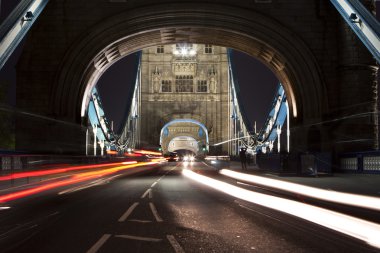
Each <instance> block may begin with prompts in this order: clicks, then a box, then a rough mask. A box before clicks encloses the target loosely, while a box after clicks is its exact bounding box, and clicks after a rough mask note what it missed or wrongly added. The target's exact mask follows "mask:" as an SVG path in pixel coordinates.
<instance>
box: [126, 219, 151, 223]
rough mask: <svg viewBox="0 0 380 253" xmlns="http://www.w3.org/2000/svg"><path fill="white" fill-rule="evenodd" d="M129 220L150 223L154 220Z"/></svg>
mask: <svg viewBox="0 0 380 253" xmlns="http://www.w3.org/2000/svg"><path fill="white" fill-rule="evenodd" d="M128 221H132V222H140V223H149V222H152V221H150V220H135V219H132V220H128Z"/></svg>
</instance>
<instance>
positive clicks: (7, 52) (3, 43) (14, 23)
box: [0, 0, 49, 69]
mask: <svg viewBox="0 0 380 253" xmlns="http://www.w3.org/2000/svg"><path fill="white" fill-rule="evenodd" d="M48 2H49V0H22V1H21V2H20V3H19V4H18V5H17V7H16V8H15V9H14V10H13V11H12V13H11V14H10V15H9V17H8V18H7V19H6V20H5V21H4V22H3V23H2V24H1V26H0V69H1V68H2V67H3V66H4V64H5V63H6V61H7V60H8V59H9V57H10V56H11V55H12V53H13V51H14V50H15V49H16V48H17V46H18V45H19V44H20V42H21V41H22V39H23V38H24V37H25V35H26V34H27V32H28V31H29V29H30V28H31V27H32V25H33V24H34V22H35V21H36V19H37V18H38V16H39V15H40V14H41V12H42V11H43V10H44V8H45V6H46V4H47V3H48Z"/></svg>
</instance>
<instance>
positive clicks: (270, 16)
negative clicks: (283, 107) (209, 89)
mask: <svg viewBox="0 0 380 253" xmlns="http://www.w3.org/2000/svg"><path fill="white" fill-rule="evenodd" d="M81 1H82V2H81ZM79 2H80V3H83V4H82V5H81V4H79ZM127 2H128V1H127ZM148 2H149V1H148ZM84 3H86V4H84ZM103 4H104V11H102V12H99V13H98V12H92V11H89V10H92V9H91V8H95V7H94V6H95V5H96V7H97V8H99V6H98V5H101V3H98V2H96V3H95V2H94V3H92V2H91V3H89V2H88V1H84V0H68V1H55V2H51V3H49V5H48V6H47V8H46V12H47V13H48V14H45V15H42V16H41V18H40V20H39V24H38V25H36V26H35V27H34V28H33V31H32V35H31V36H30V39H29V41H31V40H33V41H36V40H39V39H41V40H43V41H45V42H46V43H45V44H44V43H39V44H38V46H37V45H34V46H32V45H30V46H29V47H27V48H26V50H25V54H24V55H23V57H22V60H21V63H20V64H19V67H18V69H19V73H20V80H19V84H18V85H19V86H18V90H20V94H27V93H28V89H31V90H34V91H38V94H37V93H36V95H33V94H32V95H33V96H21V97H22V98H21V99H18V101H19V104H20V105H21V106H20V107H21V109H23V106H24V107H26V108H30V110H31V111H33V112H36V113H39V114H42V115H48V116H50V115H54V117H55V118H57V119H59V120H64V121H67V122H70V123H74V124H82V122H83V121H84V120H85V119H84V118H82V116H83V115H85V110H86V108H87V107H86V106H87V102H88V99H87V98H88V95H89V93H88V91H89V90H90V89H91V87H93V86H94V85H95V84H96V81H97V80H98V78H99V77H100V76H101V75H102V73H104V71H106V70H107V68H108V67H109V66H111V65H112V64H113V63H115V62H116V61H117V60H119V59H121V58H122V57H123V56H125V55H128V54H130V53H132V52H136V51H138V50H140V49H142V48H144V47H149V46H154V45H159V44H173V43H176V42H188V43H200V44H214V45H218V46H224V47H228V48H233V49H236V50H240V51H243V52H245V53H247V54H249V55H251V56H252V57H255V58H257V59H259V60H260V61H262V62H263V63H264V64H265V65H266V66H268V67H269V68H270V69H271V70H272V71H273V72H274V73H275V74H276V76H277V77H278V78H279V80H280V81H281V83H282V84H283V86H284V89H285V91H286V94H287V97H288V99H289V107H290V112H291V115H292V117H291V125H292V127H293V128H294V129H297V130H296V131H294V133H292V145H296V146H298V147H305V146H307V145H306V142H307V140H306V139H307V128H306V127H304V126H305V125H310V124H313V123H315V122H322V120H323V119H325V118H326V117H336V116H339V111H338V113H333V112H331V113H330V110H333V109H334V108H332V109H331V108H330V104H333V105H332V106H339V105H335V104H334V103H333V102H334V101H335V96H336V95H337V94H340V92H342V91H341V88H340V84H335V82H336V80H337V75H336V74H333V73H331V69H332V68H337V67H338V64H337V63H336V62H331V60H330V58H329V57H327V58H324V57H321V56H320V55H321V52H325V51H326V50H329V51H328V52H330V54H332V55H335V54H334V50H335V51H338V50H337V46H336V44H334V43H333V42H332V41H330V40H329V37H327V38H324V37H323V36H325V35H321V33H316V31H314V30H313V29H310V27H309V24H310V23H313V24H314V23H315V24H316V27H317V28H316V30H317V29H323V22H322V23H320V22H319V21H320V20H319V19H320V17H319V16H318V17H314V16H312V15H301V16H300V13H299V12H298V10H299V8H298V9H297V11H292V10H293V9H292V8H294V5H284V6H280V7H279V8H281V13H284V15H276V14H275V13H272V12H268V11H267V10H268V9H266V7H267V6H269V5H267V6H266V5H259V4H256V3H255V4H252V3H250V4H248V3H245V2H244V1H236V2H234V3H231V2H223V1H221V2H218V3H217V4H213V3H207V2H196V3H191V2H184V3H171V4H167V3H161V2H159V3H151V2H149V4H147V1H145V0H142V1H140V2H139V3H136V4H129V3H125V4H124V3H120V4H113V5H111V4H110V3H103ZM300 4H301V5H302V6H303V8H304V9H305V10H310V11H314V8H315V6H314V5H312V4H309V3H306V2H305V3H297V6H298V5H300ZM62 8H65V9H67V10H75V11H74V12H70V11H67V12H65V13H64V14H63V15H62V14H60V13H61V12H60V10H61V9H62ZM319 8H322V9H323V10H324V11H329V8H330V7H328V6H327V5H326V4H321V5H320V6H319ZM54 13H58V14H59V15H54ZM78 13H81V15H78ZM263 13H265V14H263ZM276 13H278V12H276ZM295 16H297V21H294V20H295V19H294V18H293V17H295ZM323 18H324V19H326V20H328V21H329V22H330V23H336V22H335V21H336V20H335V19H336V18H337V17H335V16H334V15H332V16H330V15H327V16H324V17H323ZM306 21H307V22H306ZM60 22H61V23H60ZM62 23H65V24H70V25H72V27H73V30H72V31H65V30H62V27H61V26H60V25H61V24H62ZM337 26H338V24H337ZM306 27H307V29H308V30H307V32H305V28H306ZM41 28H43V29H41ZM309 30H310V31H309ZM46 31H48V33H47V32H46ZM334 31H335V30H334ZM327 32H328V36H331V37H332V36H337V35H336V33H335V32H331V31H327ZM47 35H48V36H47ZM318 36H322V37H321V38H320V37H318ZM318 39H321V40H323V41H324V44H323V45H319V44H321V43H319V44H318V43H316V42H315V41H316V40H318ZM52 41H54V42H55V43H56V44H55V45H56V46H55V47H54V49H53V48H51V47H49V46H48V45H51V43H52ZM27 42H28V41H27ZM317 44H318V45H317ZM345 45H348V46H349V45H350V42H347V43H346V44H345ZM44 46H46V47H45V48H44ZM49 50H50V51H49ZM49 52H50V53H49ZM334 57H335V56H334ZM336 57H338V55H336ZM28 66H33V68H32V69H31V70H28V69H27V67H28ZM46 66H49V67H46ZM40 69H44V71H43V73H42V72H41V71H40ZM24 70H25V71H29V72H28V73H26V72H25V71H24ZM26 74H28V75H26ZM326 80H327V82H328V85H327V84H326V83H325V81H326ZM367 83H368V87H370V86H371V85H372V84H371V83H370V82H369V81H368V82H367ZM334 85H335V86H334ZM29 87H30V88H29ZM371 87H372V86H371ZM362 90H363V91H362V93H363V94H362V98H363V99H364V100H365V99H366V98H367V97H368V98H369V97H371V96H372V93H371V91H368V92H366V89H364V88H363V89H362ZM46 101H47V102H46ZM326 115H327V116H326ZM370 123H371V122H370ZM370 123H368V127H371V126H372V125H371V124H370ZM44 127H45V128H46V129H43V128H44ZM323 127H324V128H325V129H321V131H328V126H326V127H325V126H323ZM36 128H37V126H36ZM20 129H22V126H20ZM41 129H42V131H44V132H47V133H56V135H57V136H54V137H51V136H50V135H49V134H47V135H46V138H55V143H57V144H54V145H59V143H60V142H66V141H67V140H68V139H70V135H72V136H73V137H72V139H74V138H75V139H78V138H80V137H79V136H83V134H84V132H83V130H78V129H73V130H72V132H70V133H69V132H67V131H68V130H67V129H66V128H63V127H61V128H59V129H58V130H56V129H55V126H54V125H49V126H47V125H46V126H42V125H41V126H38V130H37V129H36V130H28V131H30V132H32V133H33V132H39V131H41ZM24 130H25V129H24ZM62 131H66V134H65V135H62V140H59V137H60V136H59V135H60V134H59V133H60V132H62ZM80 131H82V132H80ZM367 132H369V131H367ZM359 135H360V133H358V137H359ZM63 136H65V137H63ZM322 136H326V135H325V134H323V135H322ZM82 139H83V140H84V139H85V138H82ZM28 142H29V140H28V138H27V136H25V135H24V136H23V138H20V140H19V143H21V146H22V143H25V145H26V146H27V145H28V144H27V143H28ZM40 142H41V147H42V146H44V145H45V144H44V143H46V140H41V141H40ZM329 142H330V144H331V145H333V143H334V140H327V142H326V143H329ZM330 144H328V145H327V147H328V148H331V147H330ZM33 146H36V145H35V143H34V145H33ZM45 146H46V145H45ZM72 146H73V147H72V148H73V151H74V150H75V148H76V145H72ZM31 148H32V147H31ZM44 149H47V150H51V148H50V146H49V147H48V146H46V147H45V148H44ZM79 150H84V149H83V147H81V146H80V145H78V150H76V151H79Z"/></svg>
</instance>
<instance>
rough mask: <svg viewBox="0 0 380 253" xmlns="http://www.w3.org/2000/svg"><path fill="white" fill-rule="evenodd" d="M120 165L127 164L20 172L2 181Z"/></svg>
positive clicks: (1, 179) (0, 178)
mask: <svg viewBox="0 0 380 253" xmlns="http://www.w3.org/2000/svg"><path fill="white" fill-rule="evenodd" d="M127 163H128V162H127ZM120 164H125V162H118V163H102V164H90V165H80V166H70V167H65V168H59V169H50V170H38V171H28V172H19V173H12V174H9V175H6V176H0V181H6V180H12V179H20V178H26V177H38V176H46V175H52V174H59V173H65V172H69V171H75V170H84V169H96V168H103V167H110V166H115V165H120Z"/></svg>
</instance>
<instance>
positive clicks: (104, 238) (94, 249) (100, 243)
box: [87, 234, 111, 253]
mask: <svg viewBox="0 0 380 253" xmlns="http://www.w3.org/2000/svg"><path fill="white" fill-rule="evenodd" d="M110 237H111V235H110V234H104V235H103V236H102V237H100V239H99V240H98V241H97V242H96V243H95V244H94V245H93V246H92V247H91V248H90V249H89V250H88V251H87V253H95V252H97V251H98V250H99V249H100V248H101V247H102V246H103V244H104V243H105V242H106V241H107V240H108V239H109V238H110Z"/></svg>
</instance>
